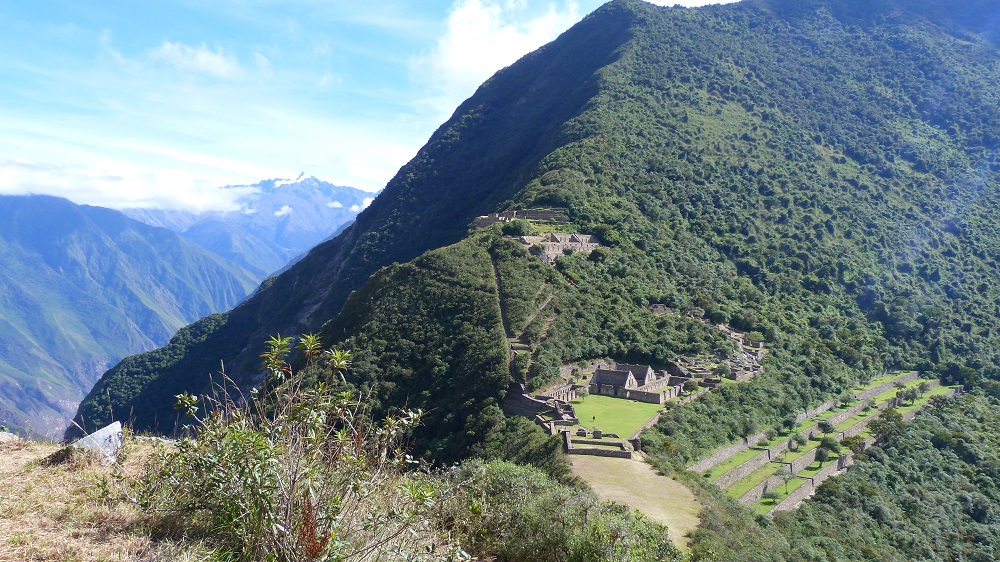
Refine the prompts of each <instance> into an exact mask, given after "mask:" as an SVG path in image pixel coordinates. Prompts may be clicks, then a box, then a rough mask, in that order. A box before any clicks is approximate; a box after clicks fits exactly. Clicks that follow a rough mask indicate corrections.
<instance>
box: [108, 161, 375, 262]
mask: <svg viewBox="0 0 1000 562" xmlns="http://www.w3.org/2000/svg"><path fill="white" fill-rule="evenodd" d="M221 189H223V190H228V191H232V192H234V193H237V194H238V195H237V197H235V200H234V203H235V204H236V205H237V206H238V208H237V209H235V210H232V211H225V212H224V211H208V212H202V213H194V212H189V211H176V210H162V209H139V208H135V209H124V210H123V211H122V212H123V213H125V214H126V215H127V216H129V217H131V218H133V219H135V220H137V221H140V222H144V223H146V224H149V225H152V226H160V227H163V228H167V229H170V230H172V231H174V232H177V233H179V234H180V235H181V236H183V237H184V238H187V239H188V240H190V241H192V242H194V243H195V244H198V245H199V246H201V247H203V248H205V249H207V250H209V251H211V252H214V253H216V254H218V255H220V256H222V257H224V258H226V259H228V260H230V261H232V262H234V263H237V264H239V265H240V266H242V267H243V268H245V269H246V270H247V271H249V272H251V273H252V274H254V275H255V276H257V277H258V278H260V279H264V278H265V277H267V276H269V275H271V274H272V273H274V272H276V271H278V270H279V269H281V268H282V267H284V266H285V265H286V264H288V262H289V261H291V260H293V259H295V258H297V257H299V256H300V255H301V254H303V253H305V252H306V251H308V250H309V249H310V248H312V247H313V246H315V245H316V244H318V243H320V242H322V241H323V240H324V239H326V238H328V237H329V236H330V235H331V234H333V233H334V232H335V231H336V230H337V229H338V228H340V227H341V226H342V225H343V224H344V223H347V222H349V221H351V220H353V219H354V216H355V215H357V214H358V213H359V212H361V210H363V209H364V208H365V207H367V206H368V205H369V204H370V203H371V202H372V200H373V199H374V198H375V197H376V195H377V194H374V193H369V192H367V191H362V190H360V189H355V188H353V187H343V186H337V185H333V184H331V183H329V182H325V181H322V180H319V179H317V178H315V177H313V176H307V175H306V174H305V173H302V174H299V176H298V177H297V178H295V179H294V180H291V179H280V178H279V179H270V180H264V181H261V182H258V183H255V184H253V185H229V186H226V187H223V188H221Z"/></svg>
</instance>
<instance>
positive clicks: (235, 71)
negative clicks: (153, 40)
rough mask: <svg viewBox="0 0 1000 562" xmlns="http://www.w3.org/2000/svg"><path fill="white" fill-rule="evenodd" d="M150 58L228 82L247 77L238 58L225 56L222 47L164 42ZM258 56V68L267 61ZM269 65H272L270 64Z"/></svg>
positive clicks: (151, 53) (150, 54)
mask: <svg viewBox="0 0 1000 562" xmlns="http://www.w3.org/2000/svg"><path fill="white" fill-rule="evenodd" d="M149 56H150V58H152V59H153V60H159V61H163V62H165V63H167V64H169V65H171V66H173V67H175V68H177V69H179V70H183V71H185V72H197V73H201V74H208V75H210V76H214V77H216V78H223V79H226V80H241V79H242V78H243V77H244V75H245V72H244V71H243V67H242V66H240V62H239V60H237V59H236V57H234V56H230V55H227V54H225V53H224V52H223V51H222V48H221V47H216V49H215V51H211V50H209V48H208V47H207V46H205V44H204V43H202V44H201V45H199V46H198V47H190V46H188V45H185V44H183V43H173V42H171V41H164V42H163V43H162V44H161V45H160V46H159V47H157V48H155V49H153V50H152V51H150V53H149ZM258 56H259V57H260V58H259V59H257V63H258V66H260V65H261V60H260V59H263V61H264V62H266V61H267V59H266V58H264V56H263V55H260V54H258ZM267 64H268V65H270V63H269V62H268V63H267Z"/></svg>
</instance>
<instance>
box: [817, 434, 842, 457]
mask: <svg viewBox="0 0 1000 562" xmlns="http://www.w3.org/2000/svg"><path fill="white" fill-rule="evenodd" d="M819 446H820V447H822V448H824V449H826V450H827V451H830V452H831V453H839V452H840V443H839V442H837V440H836V439H834V438H833V437H829V436H827V437H824V438H823V439H822V440H821V441H820V442H819Z"/></svg>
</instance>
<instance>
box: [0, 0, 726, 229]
mask: <svg viewBox="0 0 1000 562" xmlns="http://www.w3.org/2000/svg"><path fill="white" fill-rule="evenodd" d="M729 1H732V0H729ZM654 3H658V4H669V5H675V4H679V5H684V6H699V5H705V4H710V3H719V2H718V1H715V2H712V1H706V0H688V1H684V0H658V1H657V2H654ZM600 4H602V1H601V0H421V1H419V2H413V1H404V0H368V1H367V2H357V1H356V0H351V1H348V0H284V1H278V0H211V1H210V2H206V1H204V0H161V1H157V2H136V1H135V0H65V1H63V0H33V1H31V2H5V3H4V6H3V8H2V9H0V28H2V29H3V30H4V33H3V34H2V35H0V194H4V195H12V194H27V193H41V194H49V195H58V196H61V197H66V198H68V199H70V200H72V201H74V202H76V203H81V204H92V205H102V206H107V207H112V208H126V207H151V208H173V209H188V210H207V209H230V208H233V207H234V202H233V201H232V200H231V199H229V198H230V197H232V196H233V195H232V194H233V190H220V189H218V188H219V187H221V186H224V185H244V184H250V183H256V182H258V181H260V180H262V179H271V178H294V177H296V176H298V174H299V173H300V172H305V173H307V174H310V175H314V176H316V177H318V178H320V179H322V180H325V181H329V182H332V183H335V184H338V185H349V186H353V187H358V188H361V189H365V190H368V191H377V190H379V189H381V188H382V187H384V186H385V184H386V183H387V182H388V181H389V180H390V179H391V178H392V176H393V175H395V173H396V172H397V171H398V169H399V168H400V166H402V165H403V164H405V163H406V162H407V161H408V160H410V159H411V158H412V157H413V156H414V155H415V154H416V152H417V150H418V149H419V148H420V147H421V146H422V145H423V144H424V143H425V142H426V141H427V139H428V138H429V137H430V135H431V134H432V133H433V132H434V130H435V129H437V127H438V126H440V124H441V123H443V122H444V121H445V120H446V119H447V118H448V117H449V116H450V115H451V113H452V112H453V111H454V109H455V108H456V107H457V106H458V105H459V104H460V103H461V102H462V101H463V100H465V99H466V98H468V97H469V96H471V95H472V94H473V93H474V92H475V90H476V88H477V87H478V86H479V84H481V83H482V82H483V81H485V80H486V79H487V78H489V77H490V76H491V75H492V74H493V73H495V72H496V71H497V70H499V69H501V68H503V67H505V66H508V65H510V64H512V63H513V62H515V61H516V60H517V59H518V58H520V57H521V56H523V55H524V54H526V53H528V52H530V51H532V50H534V49H536V48H538V47H540V46H542V45H543V44H545V43H547V42H549V41H551V40H552V39H555V38H556V37H557V36H558V35H559V34H560V33H562V32H563V31H565V30H566V29H568V28H569V27H571V26H572V25H573V24H575V23H576V22H578V21H579V20H580V19H582V18H583V17H584V16H585V15H587V14H588V13H590V12H592V11H593V10H595V9H597V8H598V7H599V6H600Z"/></svg>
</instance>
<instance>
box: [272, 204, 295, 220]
mask: <svg viewBox="0 0 1000 562" xmlns="http://www.w3.org/2000/svg"><path fill="white" fill-rule="evenodd" d="M291 213H292V208H291V207H289V206H288V205H282V206H281V208H280V209H278V210H277V211H275V212H274V216H276V217H283V216H285V215H290V214H291Z"/></svg>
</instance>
